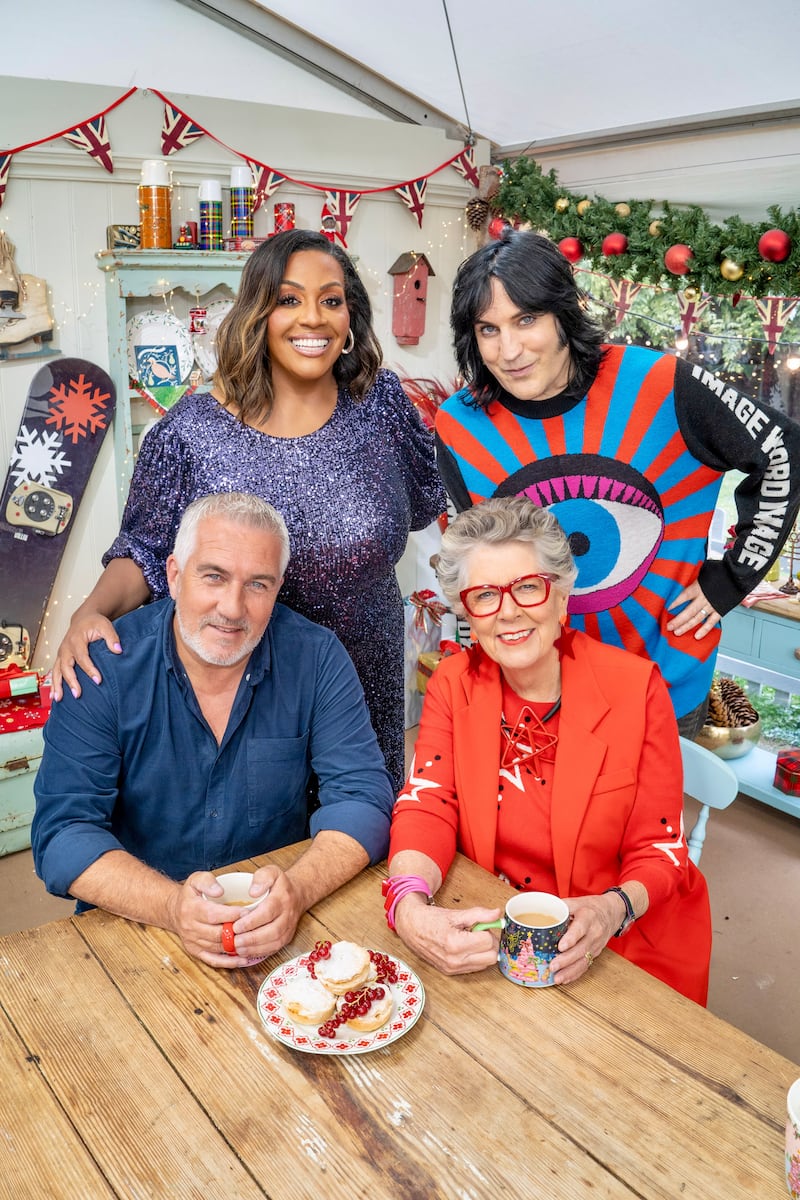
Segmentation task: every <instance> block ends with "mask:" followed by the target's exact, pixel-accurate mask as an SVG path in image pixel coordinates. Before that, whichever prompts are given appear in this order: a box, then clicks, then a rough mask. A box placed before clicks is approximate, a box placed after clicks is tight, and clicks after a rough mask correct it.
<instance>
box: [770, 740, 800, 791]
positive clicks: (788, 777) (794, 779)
mask: <svg viewBox="0 0 800 1200" xmlns="http://www.w3.org/2000/svg"><path fill="white" fill-rule="evenodd" d="M773 784H774V786H775V787H776V788H777V789H778V791H779V792H786V794H787V796H800V750H779V751H778V756H777V760H776V763H775V778H774V780H773Z"/></svg>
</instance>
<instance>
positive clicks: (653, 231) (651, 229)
mask: <svg viewBox="0 0 800 1200" xmlns="http://www.w3.org/2000/svg"><path fill="white" fill-rule="evenodd" d="M647 232H648V233H649V234H650V237H658V236H659V235H660V233H661V222H660V221H651V222H650V224H649V225H648V226H647Z"/></svg>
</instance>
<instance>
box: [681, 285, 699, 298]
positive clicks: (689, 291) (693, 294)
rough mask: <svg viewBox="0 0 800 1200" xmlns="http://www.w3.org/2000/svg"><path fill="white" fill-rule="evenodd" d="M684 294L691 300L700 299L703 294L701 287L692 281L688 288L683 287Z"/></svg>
mask: <svg viewBox="0 0 800 1200" xmlns="http://www.w3.org/2000/svg"><path fill="white" fill-rule="evenodd" d="M683 294H684V296H685V297H686V299H687V300H689V301H690V302H691V301H693V300H699V299H700V296H701V295H702V293H701V291H700V288H698V287H695V286H694V284H692V283H690V284H689V286H688V287H687V288H684V289H683Z"/></svg>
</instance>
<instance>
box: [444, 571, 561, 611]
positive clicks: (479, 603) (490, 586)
mask: <svg viewBox="0 0 800 1200" xmlns="http://www.w3.org/2000/svg"><path fill="white" fill-rule="evenodd" d="M555 578H556V576H555V575H520V577H519V579H512V581H511V583H479V584H477V585H476V586H475V587H468V588H464V590H463V592H459V596H460V598H461V603H462V604H463V605H464V608H465V609H466V610H467V612H468V613H469V615H470V616H471V617H492V616H494V614H495V613H497V612H499V611H500V609H501V607H502V604H503V596H504V595H505V594H506V592H508V593H509V595H510V596H511V599H512V600H513V601H514V603H515V604H518V605H519V606H520V608H536V607H537V606H538V605H539V604H544V602H545V601H546V600H547V598H548V596H549V595H550V585H551V584H552V583H553V581H554V580H555Z"/></svg>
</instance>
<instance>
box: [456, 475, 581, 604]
mask: <svg viewBox="0 0 800 1200" xmlns="http://www.w3.org/2000/svg"><path fill="white" fill-rule="evenodd" d="M505 542H524V543H526V544H527V545H529V546H531V547H532V548H533V549H534V550H535V551H536V557H537V559H538V561H539V570H540V571H542V572H543V573H544V574H545V575H552V576H553V577H554V579H553V586H554V587H556V588H558V590H559V591H562V592H564V593H569V592H570V591H571V590H572V585H573V584H574V583H575V580H576V578H577V576H578V568H577V567H576V566H575V561H574V559H573V557H572V551H571V550H570V547H569V542H568V541H567V535H566V534H565V533H564V530H563V529H562V528H561V526H560V525H559V523H558V521H557V520H556V518H555V517H554V516H553V514H552V513H551V512H549V511H548V509H546V508H540V507H539V506H538V505H537V504H534V503H533V501H532V500H529V499H528V497H527V496H493V497H492V498H491V499H489V500H484V501H483V502H482V503H481V504H476V505H475V506H474V507H473V508H467V509H465V510H464V512H462V513H459V514H458V516H457V517H456V519H455V520H454V521H452V522H451V524H449V525H448V526H447V529H445V531H444V534H443V535H442V548H441V550H440V551H439V561H438V562H437V564H436V577H437V579H438V580H439V586H440V587H441V589H442V592H443V593H444V597H445V599H446V600H447V602H448V604H450V606H451V608H453V609H454V610H455V612H457V613H459V614H461V615H463V613H464V608H463V605H462V604H461V600H460V598H459V593H460V592H461V591H462V590H463V589H464V588H465V587H466V586H467V573H468V570H469V561H470V558H471V556H472V553H473V551H475V550H477V549H478V548H479V547H480V546H498V545H503V544H504V543H505ZM481 582H482V583H494V582H496V581H495V580H491V579H486V580H481Z"/></svg>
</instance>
